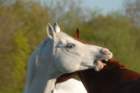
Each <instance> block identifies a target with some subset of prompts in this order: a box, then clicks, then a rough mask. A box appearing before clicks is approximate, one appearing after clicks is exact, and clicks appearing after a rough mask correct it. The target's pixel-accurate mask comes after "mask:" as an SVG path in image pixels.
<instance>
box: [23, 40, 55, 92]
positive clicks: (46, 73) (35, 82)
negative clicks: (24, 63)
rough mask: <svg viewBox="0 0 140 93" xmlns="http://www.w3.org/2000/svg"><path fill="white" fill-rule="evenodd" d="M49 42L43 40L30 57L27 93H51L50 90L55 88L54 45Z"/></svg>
mask: <svg viewBox="0 0 140 93" xmlns="http://www.w3.org/2000/svg"><path fill="white" fill-rule="evenodd" d="M46 43H47V45H46ZM49 43H50V42H49V41H48V42H43V43H42V44H41V45H40V46H39V47H38V49H36V50H35V51H34V52H33V54H32V56H31V58H30V62H29V67H28V76H27V84H26V89H25V93H50V92H48V91H50V89H51V88H53V83H54V82H55V78H53V79H52V77H53V76H54V75H55V74H54V73H55V69H54V68H53V62H52V57H51V50H52V49H51V47H52V46H50V44H49ZM46 60H47V61H46ZM46 84H47V85H46ZM47 86H49V88H48V87H47ZM44 91H45V92H44ZM46 91H47V92H46Z"/></svg>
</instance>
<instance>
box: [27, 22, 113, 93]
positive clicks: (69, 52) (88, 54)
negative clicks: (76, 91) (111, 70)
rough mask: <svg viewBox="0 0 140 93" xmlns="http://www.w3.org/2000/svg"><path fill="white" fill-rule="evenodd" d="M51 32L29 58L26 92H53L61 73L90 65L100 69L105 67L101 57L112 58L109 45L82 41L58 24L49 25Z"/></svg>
mask: <svg viewBox="0 0 140 93" xmlns="http://www.w3.org/2000/svg"><path fill="white" fill-rule="evenodd" d="M47 33H48V38H47V39H46V40H45V41H44V42H43V43H42V44H40V46H39V47H38V48H37V49H36V50H35V51H34V52H33V54H32V56H31V58H30V60H29V65H28V75H27V83H26V86H25V93H51V92H52V91H53V90H54V89H55V82H56V79H57V77H59V76H60V75H62V74H64V73H71V72H75V71H79V70H84V69H89V68H94V69H95V70H96V71H99V70H101V69H102V68H103V67H104V64H103V63H102V62H101V60H108V59H111V58H112V53H111V52H110V51H109V50H108V49H107V48H103V47H100V46H96V45H89V44H84V43H81V42H79V41H77V40H75V39H73V38H72V37H70V36H69V35H67V34H65V33H64V32H62V31H61V29H60V27H59V26H58V25H57V24H55V25H54V26H51V25H48V27H47Z"/></svg>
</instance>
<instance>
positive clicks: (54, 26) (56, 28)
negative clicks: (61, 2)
mask: <svg viewBox="0 0 140 93" xmlns="http://www.w3.org/2000/svg"><path fill="white" fill-rule="evenodd" d="M53 28H54V31H55V32H56V33H57V32H60V31H61V29H60V27H59V25H58V24H57V23H54V25H53Z"/></svg>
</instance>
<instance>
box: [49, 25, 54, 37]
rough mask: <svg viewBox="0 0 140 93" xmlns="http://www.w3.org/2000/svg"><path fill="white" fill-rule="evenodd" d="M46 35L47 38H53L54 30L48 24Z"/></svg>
mask: <svg viewBox="0 0 140 93" xmlns="http://www.w3.org/2000/svg"><path fill="white" fill-rule="evenodd" d="M47 34H48V37H50V38H54V35H55V32H54V29H53V27H52V25H51V24H49V23H48V26H47Z"/></svg>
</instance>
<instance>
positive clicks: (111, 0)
mask: <svg viewBox="0 0 140 93" xmlns="http://www.w3.org/2000/svg"><path fill="white" fill-rule="evenodd" d="M82 1H83V2H84V3H83V6H85V7H88V8H95V9H101V10H102V11H103V12H104V13H107V12H110V11H115V10H120V9H121V8H122V7H123V2H124V0H82Z"/></svg>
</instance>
